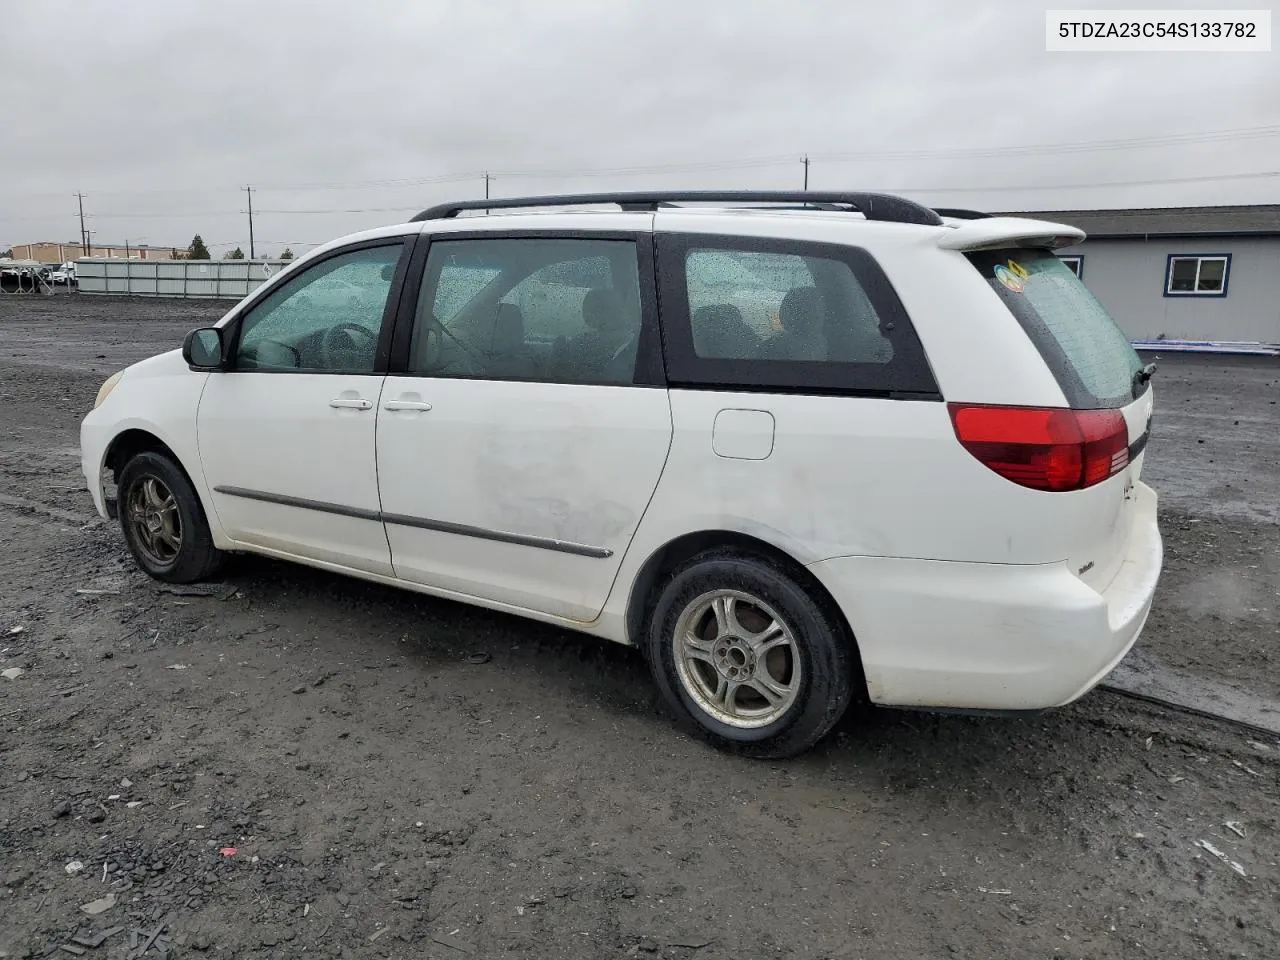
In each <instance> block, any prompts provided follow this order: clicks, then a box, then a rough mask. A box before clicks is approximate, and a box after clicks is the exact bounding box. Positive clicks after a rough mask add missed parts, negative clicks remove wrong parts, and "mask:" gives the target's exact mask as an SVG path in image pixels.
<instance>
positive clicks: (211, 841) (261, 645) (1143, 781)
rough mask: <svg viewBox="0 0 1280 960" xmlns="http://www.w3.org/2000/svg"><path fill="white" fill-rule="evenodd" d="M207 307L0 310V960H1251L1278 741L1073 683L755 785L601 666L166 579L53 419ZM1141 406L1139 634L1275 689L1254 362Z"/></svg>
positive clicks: (814, 761)
mask: <svg viewBox="0 0 1280 960" xmlns="http://www.w3.org/2000/svg"><path fill="white" fill-rule="evenodd" d="M221 309H222V307H221V306H218V305H211V304H198V303H196V304H182V303H175V302H162V301H120V300H113V301H107V300H95V299H91V298H88V297H78V296H62V297H57V298H54V299H53V300H45V301H25V302H24V301H14V300H3V301H0V424H3V429H0V475H2V476H3V480H4V484H3V487H2V488H0V546H3V548H4V556H5V558H6V560H7V562H8V576H6V577H5V578H4V582H3V584H0V669H4V668H9V667H20V668H22V669H23V670H24V671H25V673H23V674H22V675H21V676H20V677H18V678H17V679H15V680H0V883H3V886H0V957H4V956H8V957H36V956H40V957H43V956H49V955H52V954H57V955H59V956H70V954H69V953H61V952H59V946H60V945H62V944H71V945H73V946H74V944H72V941H71V939H70V938H71V937H73V936H75V935H76V934H77V932H79V933H81V934H82V935H83V934H92V933H94V932H102V931H106V930H108V929H111V928H115V927H123V928H124V930H123V931H121V932H119V933H116V934H114V935H113V936H112V937H110V938H108V939H107V940H106V941H105V942H104V943H103V944H102V945H101V946H99V947H96V948H95V947H83V948H81V949H84V950H85V951H86V952H85V954H84V955H85V956H87V957H123V956H125V955H126V952H127V950H128V948H129V946H130V937H131V932H132V931H135V930H142V931H146V932H147V933H150V932H154V931H155V930H156V929H157V927H158V926H159V925H160V924H166V923H167V930H166V932H165V935H166V936H167V937H169V938H170V940H169V955H170V956H201V955H206V956H221V957H302V956H320V957H380V956H386V957H414V958H422V957H439V958H452V957H466V956H479V957H497V956H519V957H525V956H528V957H539V958H552V957H569V958H596V957H623V956H640V957H648V956H662V957H678V958H697V960H708V958H729V957H733V958H756V957H813V958H821V957H833V958H834V957H849V958H853V957H867V958H889V960H892V958H903V960H906V958H910V960H916V958H923V957H929V958H932V957H953V956H954V957H972V958H990V957H1002V958H1003V957H1009V958H1013V957H1018V958H1021V957H1046V958H1047V957H1063V958H1066V957H1071V958H1084V957H1087V958H1099V957H1125V958H1135V957H1158V958H1161V960H1168V958H1175V957H1177V958H1182V957H1202V956H1203V957H1215V958H1216V957H1252V958H1265V957H1272V956H1275V951H1276V946H1275V945H1276V943H1278V942H1280V907H1277V904H1278V903H1280V865H1278V864H1277V851H1278V850H1280V843H1277V836H1278V834H1280V802H1278V800H1280V776H1278V775H1280V743H1277V742H1276V740H1275V739H1274V738H1267V739H1265V740H1259V739H1257V738H1254V737H1251V736H1250V735H1248V734H1246V733H1243V732H1241V731H1240V730H1239V729H1236V728H1232V727H1229V726H1225V725H1221V726H1219V725H1215V724H1212V723H1209V722H1206V721H1202V720H1198V719H1194V718H1189V717H1185V716H1182V715H1179V714H1174V713H1169V712H1164V711H1161V710H1156V709H1150V710H1149V709H1147V708H1145V707H1141V706H1136V705H1134V704H1132V703H1130V702H1128V701H1125V700H1122V699H1120V698H1118V697H1116V696H1115V695H1113V694H1109V693H1106V692H1098V693H1095V694H1092V695H1090V696H1089V697H1086V698H1085V699H1084V700H1082V701H1081V702H1080V703H1078V704H1076V705H1074V706H1072V707H1070V708H1066V709H1063V710H1059V711H1056V712H1054V713H1051V714H1047V715H1044V716H1042V717H1039V718H1036V719H1028V720H1007V719H1006V720H997V719H971V718H958V717H945V716H942V717H940V716H933V715H925V714H915V713H905V712H893V711H871V712H862V713H858V714H855V715H851V716H850V717H849V718H847V720H846V721H845V722H844V724H843V727H842V729H841V730H840V731H839V733H838V734H837V735H836V736H835V737H833V738H832V739H831V740H830V741H829V742H827V743H825V744H824V745H823V746H821V747H820V748H819V749H818V750H816V751H815V752H813V753H812V754H810V755H808V756H806V757H804V758H802V759H800V760H798V761H793V762H790V763H785V764H784V763H752V762H747V761H743V760H738V759H734V758H732V757H728V756H724V755H721V754H718V753H716V752H714V751H712V750H710V749H707V748H705V747H703V746H702V745H700V744H698V743H696V742H692V741H689V740H687V739H685V738H683V737H681V736H680V735H679V734H678V733H677V731H676V728H675V727H674V726H673V724H672V722H671V721H670V719H669V718H668V717H667V716H666V715H665V714H664V712H663V709H662V708H661V706H660V704H659V702H658V699H657V697H656V694H655V693H654V691H653V689H652V687H651V685H650V683H649V680H648V677H647V674H646V672H645V669H644V666H643V664H642V663H641V662H640V659H639V657H638V656H636V655H635V654H633V653H632V652H630V651H628V650H625V649H621V648H615V647H612V646H606V645H604V644H601V643H598V642H595V641H592V640H589V639H586V638H580V637H577V636H574V635H570V634H566V633H562V632H560V631H556V630H553V629H549V628H546V627H541V626H538V625H532V624H529V623H526V622H523V621H520V620H515V619H511V618H508V617H503V616H499V615H496V614H490V613H485V612H482V611H478V610H475V609H471V608H467V607H463V606H459V605H456V604H452V603H447V602H441V601H435V600H431V599H427V598H424V597H420V596H416V595H413V594H409V593H402V592H398V591H394V590H390V589H383V588H380V587H375V586H371V585H366V584H362V583H359V582H355V581H348V580H344V579H340V578H337V577H333V576H329V575H326V574H322V573H318V572H315V571H310V570H307V569H302V568H297V567H292V566H287V565H284V564H278V563H271V562H265V561H256V560H243V561H240V562H239V563H237V564H236V566H235V567H234V568H233V570H232V571H231V572H230V574H229V575H228V577H227V578H226V582H225V583H224V584H221V585H219V586H218V587H217V588H216V590H215V592H214V593H213V594H212V595H211V596H186V595H182V594H174V593H167V592H164V591H163V590H162V589H160V588H159V586H158V585H157V584H155V583H153V582H151V581H149V580H147V579H146V578H144V577H142V576H141V575H139V574H137V573H136V572H135V571H134V570H133V569H132V567H131V565H130V563H129V562H128V561H127V559H126V554H125V552H124V549H123V546H122V544H121V542H120V539H119V537H118V535H117V533H116V531H115V530H114V529H113V528H112V527H111V526H109V525H108V524H106V523H105V522H102V521H99V520H97V519H96V518H95V517H94V515H93V513H92V508H91V506H90V502H89V498H88V495H87V493H86V492H85V491H84V489H83V483H84V482H83V479H82V477H81V476H80V471H79V463H78V460H77V456H78V451H77V439H78V434H77V430H78V423H79V419H80V417H81V416H82V415H83V413H84V411H85V409H86V408H87V406H88V405H90V404H91V403H92V398H93V394H94V392H95V391H96V389H97V387H98V386H99V384H100V383H101V381H102V380H103V379H104V378H105V377H106V376H107V375H108V374H109V373H111V372H114V371H115V370H116V369H119V368H120V367H121V366H123V365H125V364H126V363H128V362H131V361H133V360H137V359H140V358H142V357H144V356H147V355H150V354H153V353H157V352H160V351H162V350H164V349H167V348H169V347H172V346H176V345H177V344H178V342H179V341H180V339H181V336H182V334H183V333H185V332H186V330H188V329H189V328H191V327H192V326H195V325H197V324H199V323H201V322H204V321H207V320H209V319H212V318H214V317H216V316H217V315H218V314H219V313H220V312H221ZM1157 389H1158V391H1159V393H1158V401H1157V402H1158V409H1157V419H1156V439H1155V440H1154V441H1153V443H1152V445H1151V448H1150V454H1149V460H1148V468H1147V475H1146V476H1147V479H1149V480H1150V481H1151V482H1152V483H1154V484H1155V485H1156V486H1157V488H1158V489H1159V490H1160V491H1161V492H1162V494H1163V496H1164V499H1163V502H1162V513H1163V524H1164V529H1165V532H1166V535H1167V550H1168V553H1167V562H1168V573H1167V575H1166V577H1165V579H1164V582H1163V584H1162V588H1161V593H1160V597H1159V601H1158V608H1157V611H1156V613H1155V614H1154V615H1153V617H1152V620H1151V625H1150V627H1149V629H1148V632H1147V634H1145V635H1144V639H1143V649H1144V650H1146V651H1147V652H1148V653H1149V654H1150V655H1151V656H1152V657H1157V658H1160V659H1162V660H1164V661H1166V662H1169V663H1171V664H1174V665H1176V666H1179V667H1182V668H1185V669H1189V670H1196V671H1201V672H1204V673H1206V674H1208V675H1212V676H1214V677H1215V678H1217V679H1220V680H1224V681H1228V682H1231V683H1234V684H1238V685H1240V686H1241V687H1242V689H1247V690H1250V691H1252V692H1253V693H1255V694H1260V695H1266V696H1272V697H1280V682H1278V679H1277V678H1278V676H1280V674H1278V673H1277V669H1276V667H1277V652H1276V651H1277V643H1278V641H1280V634H1278V633H1277V623H1278V622H1280V616H1278V613H1280V611H1278V608H1277V600H1278V599H1280V597H1278V596H1277V591H1278V590H1280V534H1278V533H1277V529H1278V528H1277V521H1278V520H1280V514H1278V511H1280V439H1278V438H1280V407H1278V406H1277V405H1276V401H1277V399H1280V366H1278V365H1276V364H1274V363H1269V362H1259V361H1248V362H1241V361H1222V360H1206V359H1203V358H1201V359H1194V360H1186V359H1178V360H1172V359H1171V360H1169V361H1167V362H1162V369H1161V371H1160V373H1159V374H1158V375H1157ZM1201 441H1203V442H1201ZM470 654H486V655H488V656H489V659H488V660H487V662H483V663H473V662H470V661H469V659H468V655H470ZM474 659H476V660H484V659H485V658H484V657H476V658H474ZM1228 824H1230V826H1228ZM1197 841H1207V842H1208V844H1209V845H1210V846H1212V847H1213V848H1214V849H1215V850H1219V851H1221V852H1222V854H1223V856H1224V857H1225V858H1226V859H1227V860H1230V861H1235V862H1237V863H1238V864H1239V865H1240V867H1241V870H1242V871H1243V873H1244V874H1245V875H1244V876H1240V875H1239V874H1237V872H1235V871H1234V870H1233V868H1232V867H1231V866H1230V865H1229V864H1228V863H1225V862H1222V861H1221V860H1219V859H1218V858H1217V857H1215V856H1214V855H1213V854H1212V853H1211V852H1210V851H1207V850H1205V849H1204V848H1202V847H1200V846H1197V845H1196V844H1197ZM231 848H234V853H231V852H230V851H231ZM73 862H78V863H79V864H82V865H83V866H82V868H81V869H75V867H74V865H73V866H70V867H69V866H68V865H69V864H73ZM112 896H114V901H115V902H114V904H113V905H111V906H107V907H106V908H105V909H104V910H103V912H102V913H100V914H99V915H96V916H89V915H86V913H84V912H82V910H81V906H82V905H85V904H89V903H91V902H93V901H97V900H99V899H101V898H110V897H112ZM88 942H90V943H91V942H92V939H90V940H89V941H88ZM143 942H145V940H144V941H142V942H140V943H139V946H142V943H143ZM147 956H157V957H158V956H159V954H158V953H156V952H155V951H154V950H152V951H151V952H149V953H148V954H147Z"/></svg>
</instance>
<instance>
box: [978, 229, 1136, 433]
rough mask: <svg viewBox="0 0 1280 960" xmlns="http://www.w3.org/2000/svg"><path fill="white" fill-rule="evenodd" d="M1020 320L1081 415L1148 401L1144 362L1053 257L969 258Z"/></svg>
mask: <svg viewBox="0 0 1280 960" xmlns="http://www.w3.org/2000/svg"><path fill="white" fill-rule="evenodd" d="M968 256H969V261H970V262H971V263H972V264H973V265H974V266H975V267H976V268H977V269H978V271H979V272H980V273H981V274H982V275H983V277H984V278H985V279H986V280H987V282H988V283H989V284H990V285H991V288H992V289H993V290H995V292H996V293H997V294H998V295H999V296H1000V299H1001V300H1003V301H1004V304H1005V306H1007V307H1008V308H1009V310H1010V312H1011V313H1012V314H1013V315H1014V316H1015V317H1016V318H1017V319H1018V322H1019V323H1020V324H1021V325H1022V328H1023V329H1024V330H1025V331H1026V332H1027V336H1029V337H1030V338H1031V340H1032V342H1034V343H1035V345H1036V347H1037V348H1039V350H1040V355H1041V356H1043V357H1044V360H1045V363H1047V364H1048V365H1049V369H1050V370H1052V371H1053V374H1054V376H1055V377H1057V379H1058V383H1059V385H1060V386H1061V387H1062V392H1063V393H1064V394H1065V395H1066V397H1067V402H1068V403H1069V404H1070V405H1071V406H1072V407H1075V408H1077V409H1106V408H1113V407H1121V406H1124V405H1126V404H1128V403H1129V402H1131V401H1132V400H1133V399H1135V397H1137V396H1140V395H1141V393H1142V391H1143V390H1145V389H1146V385H1145V382H1143V381H1141V380H1140V379H1138V378H1136V377H1135V375H1136V374H1137V373H1138V371H1140V370H1141V369H1142V361H1141V360H1140V359H1138V354H1137V353H1136V352H1135V351H1134V349H1133V347H1132V345H1131V344H1130V343H1129V340H1128V338H1127V337H1126V336H1125V335H1124V333H1123V331H1121V329H1120V328H1119V327H1118V326H1117V325H1116V322H1115V321H1114V320H1112V319H1111V316H1110V315H1109V314H1108V313H1107V311H1106V308H1105V307H1103V306H1102V304H1101V303H1099V302H1098V300H1097V298H1096V297H1094V295H1093V294H1092V293H1090V292H1089V290H1088V288H1086V287H1085V285H1084V284H1083V283H1081V282H1080V279H1079V278H1078V277H1077V276H1076V275H1075V273H1074V272H1073V271H1072V270H1071V268H1070V267H1068V266H1067V265H1066V264H1064V263H1063V262H1062V261H1061V260H1059V259H1058V258H1057V257H1056V256H1055V255H1054V254H1053V253H1051V252H1050V251H1048V250H1022V249H1008V250H984V251H982V252H980V253H971V254H969V255H968Z"/></svg>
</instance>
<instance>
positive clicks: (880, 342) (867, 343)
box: [658, 233, 938, 399]
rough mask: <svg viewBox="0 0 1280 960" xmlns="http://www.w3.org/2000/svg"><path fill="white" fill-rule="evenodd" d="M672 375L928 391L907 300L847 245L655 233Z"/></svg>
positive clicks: (797, 387)
mask: <svg viewBox="0 0 1280 960" xmlns="http://www.w3.org/2000/svg"><path fill="white" fill-rule="evenodd" d="M658 250H659V255H658V263H659V284H660V289H661V304H662V307H661V315H662V327H663V338H664V349H665V351H666V360H667V373H668V379H669V380H670V382H671V384H672V385H673V386H682V387H702V388H708V389H713V388H720V389H741V390H777V391H782V392H792V393H836V394H840V393H847V394H853V395H879V396H886V395H888V396H894V395H903V396H904V397H911V398H927V399H937V398H938V388H937V384H936V382H935V381H934V378H933V374H932V372H931V371H930V369H929V365H928V363H927V362H926V360H925V355H924V350H923V347H922V346H921V344H920V341H919V339H918V338H917V337H916V334H915V330H914V328H913V327H912V325H911V321H910V319H909V318H908V317H907V315H906V311H905V309H904V308H903V306H902V303H901V301H900V300H899V299H898V297H897V294H896V293H895V292H894V290H893V288H892V286H891V285H890V284H889V281H888V279H887V278H886V277H885V275H884V272H883V271H882V270H881V269H880V267H879V264H877V263H876V261H875V260H874V259H873V258H872V257H871V255H870V254H869V253H868V252H867V251H865V250H863V249H861V248H858V247H852V246H844V245H840V244H828V243H807V242H804V241H794V240H779V239H766V238H747V237H728V236H710V235H700V234H674V233H672V234H661V235H659V238H658Z"/></svg>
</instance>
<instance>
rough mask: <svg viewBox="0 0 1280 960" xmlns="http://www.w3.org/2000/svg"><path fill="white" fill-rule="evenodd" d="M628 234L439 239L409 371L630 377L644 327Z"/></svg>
mask: <svg viewBox="0 0 1280 960" xmlns="http://www.w3.org/2000/svg"><path fill="white" fill-rule="evenodd" d="M637 262H638V261H637V254H636V244H635V243H634V242H632V241H628V240H589V239H581V240H569V239H567V240H548V239H517V238H500V239H492V240H490V239H469V240H437V241H433V242H432V244H431V249H430V252H429V254H428V257H427V269H426V278H425V281H424V283H423V286H422V292H421V295H420V297H419V303H418V310H417V320H416V323H415V326H414V333H413V339H412V343H411V344H410V366H409V372H410V373H418V374H424V375H429V376H442V377H476V378H483V379H503V380H506V379H514V380H549V381H556V382H561V383H602V384H607V383H631V382H633V375H634V372H635V366H636V353H637V345H638V343H639V339H640V332H641V313H642V310H641V299H640V281H639V273H638V267H637Z"/></svg>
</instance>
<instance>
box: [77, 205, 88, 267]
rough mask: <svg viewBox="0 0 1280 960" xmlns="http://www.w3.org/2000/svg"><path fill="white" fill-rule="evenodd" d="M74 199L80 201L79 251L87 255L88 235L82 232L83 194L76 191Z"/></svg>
mask: <svg viewBox="0 0 1280 960" xmlns="http://www.w3.org/2000/svg"><path fill="white" fill-rule="evenodd" d="M76 199H77V200H79V201H80V253H81V254H82V255H83V256H86V257H87V256H88V255H89V237H88V235H87V234H86V233H85V232H84V194H83V193H77V194H76Z"/></svg>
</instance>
